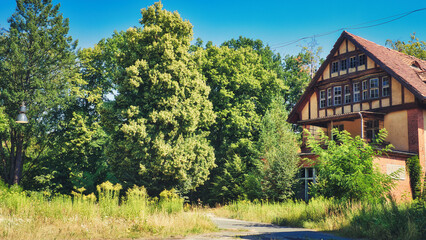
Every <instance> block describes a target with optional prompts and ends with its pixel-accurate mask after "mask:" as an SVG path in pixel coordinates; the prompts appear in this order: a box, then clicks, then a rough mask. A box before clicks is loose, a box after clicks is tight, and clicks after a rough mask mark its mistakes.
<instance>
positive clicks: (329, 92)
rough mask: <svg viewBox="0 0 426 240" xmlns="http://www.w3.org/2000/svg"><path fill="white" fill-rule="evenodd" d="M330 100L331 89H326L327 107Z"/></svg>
mask: <svg viewBox="0 0 426 240" xmlns="http://www.w3.org/2000/svg"><path fill="white" fill-rule="evenodd" d="M331 101H332V99H331V88H329V89H327V106H331V105H332V102H331Z"/></svg>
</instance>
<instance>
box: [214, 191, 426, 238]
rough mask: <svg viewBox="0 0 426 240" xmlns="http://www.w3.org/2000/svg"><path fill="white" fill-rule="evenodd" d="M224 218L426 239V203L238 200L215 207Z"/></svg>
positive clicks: (356, 234) (350, 234)
mask: <svg viewBox="0 0 426 240" xmlns="http://www.w3.org/2000/svg"><path fill="white" fill-rule="evenodd" d="M214 212H215V214H216V215H218V216H222V217H230V218H237V219H242V220H248V221H257V222H265V223H274V224H278V225H283V226H294V227H305V228H311V229H316V230H320V231H333V232H335V233H337V234H340V235H343V236H347V237H359V238H365V237H367V238H369V239H426V206H425V203H424V202H421V201H420V202H419V201H417V202H413V203H401V204H398V205H397V204H395V203H394V202H387V203H381V204H379V203H377V204H368V203H359V202H358V203H348V202H345V203H344V202H338V201H334V200H328V199H324V198H317V199H311V200H310V202H309V203H305V202H304V201H287V202H282V203H270V202H249V201H238V202H234V203H232V204H229V205H226V206H224V207H221V208H216V209H215V210H214Z"/></svg>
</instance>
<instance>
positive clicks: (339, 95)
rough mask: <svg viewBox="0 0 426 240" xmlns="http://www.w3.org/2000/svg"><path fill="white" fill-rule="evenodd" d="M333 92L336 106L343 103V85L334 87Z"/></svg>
mask: <svg viewBox="0 0 426 240" xmlns="http://www.w3.org/2000/svg"><path fill="white" fill-rule="evenodd" d="M339 89H340V90H339ZM333 92H334V101H333V103H334V106H338V105H342V86H335V87H333Z"/></svg>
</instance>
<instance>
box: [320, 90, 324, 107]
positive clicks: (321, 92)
mask: <svg viewBox="0 0 426 240" xmlns="http://www.w3.org/2000/svg"><path fill="white" fill-rule="evenodd" d="M324 107H325V90H321V91H320V108H324Z"/></svg>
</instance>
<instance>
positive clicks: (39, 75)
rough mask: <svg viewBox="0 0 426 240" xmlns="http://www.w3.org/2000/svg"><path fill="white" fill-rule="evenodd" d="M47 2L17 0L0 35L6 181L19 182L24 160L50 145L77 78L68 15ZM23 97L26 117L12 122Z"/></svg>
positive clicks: (33, 160)
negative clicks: (22, 122) (24, 120)
mask: <svg viewBox="0 0 426 240" xmlns="http://www.w3.org/2000/svg"><path fill="white" fill-rule="evenodd" d="M51 2H52V1H51V0H17V1H16V4H17V7H16V11H15V13H14V14H13V15H12V17H11V18H9V20H8V22H9V24H10V27H9V29H8V30H7V31H4V32H3V33H2V36H1V37H0V41H1V42H0V86H1V94H0V100H1V102H2V104H3V105H4V108H5V113H6V114H7V116H8V119H9V127H8V128H7V130H5V131H3V133H2V134H1V141H2V143H1V155H0V156H1V158H2V164H1V170H2V171H1V174H2V178H4V179H5V180H6V181H7V182H8V183H9V184H19V183H20V181H21V177H22V173H23V171H24V170H25V169H24V166H28V167H30V166H33V165H34V164H37V161H38V159H39V156H41V155H42V154H43V152H44V150H45V149H46V148H48V146H49V137H50V135H51V134H52V133H54V132H55V131H56V130H57V126H58V121H60V120H61V118H62V114H61V112H62V110H63V109H64V108H66V106H67V102H68V101H69V99H70V98H71V97H72V92H73V91H72V85H73V83H75V82H78V81H79V75H78V74H77V69H76V67H75V52H74V49H75V46H76V42H73V41H72V38H71V37H70V36H68V30H69V27H68V19H64V18H63V16H62V14H61V13H60V12H59V4H58V5H55V6H53V5H52V3H51ZM22 102H25V104H26V105H27V108H28V112H27V115H28V117H29V119H30V122H29V124H26V125H19V124H17V123H15V122H14V119H15V118H16V116H17V113H18V108H19V106H20V104H21V103H22Z"/></svg>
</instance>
